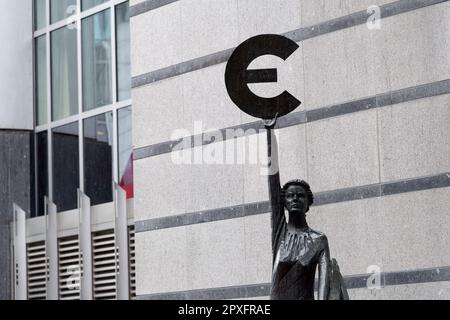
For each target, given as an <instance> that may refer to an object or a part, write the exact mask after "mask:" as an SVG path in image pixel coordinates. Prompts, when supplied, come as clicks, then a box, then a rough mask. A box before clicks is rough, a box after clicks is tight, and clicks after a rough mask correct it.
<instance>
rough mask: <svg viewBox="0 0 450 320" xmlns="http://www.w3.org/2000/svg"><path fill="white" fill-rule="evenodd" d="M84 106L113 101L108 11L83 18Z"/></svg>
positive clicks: (87, 107)
mask: <svg viewBox="0 0 450 320" xmlns="http://www.w3.org/2000/svg"><path fill="white" fill-rule="evenodd" d="M82 31H83V42H82V47H83V109H84V110H91V109H94V108H97V107H101V106H105V105H108V104H111V102H112V92H111V91H112V90H111V86H112V83H111V77H112V76H111V71H112V67H111V17H110V13H109V10H105V11H103V12H99V13H97V14H95V15H93V16H91V17H89V18H86V19H84V20H83V28H82Z"/></svg>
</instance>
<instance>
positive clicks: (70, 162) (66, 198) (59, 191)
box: [52, 122, 80, 212]
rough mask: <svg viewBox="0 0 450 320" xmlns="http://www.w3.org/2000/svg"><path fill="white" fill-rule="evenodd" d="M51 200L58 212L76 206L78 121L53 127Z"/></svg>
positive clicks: (78, 182) (78, 183) (77, 186)
mask: <svg viewBox="0 0 450 320" xmlns="http://www.w3.org/2000/svg"><path fill="white" fill-rule="evenodd" d="M52 132H53V134H52V136H53V140H52V143H53V157H52V160H53V201H54V202H55V204H56V206H57V208H58V212H60V211H67V210H73V209H76V208H77V206H78V192H77V190H78V188H79V185H80V174H79V149H78V123H77V122H74V123H71V124H68V125H65V126H62V127H59V128H56V129H53V131H52Z"/></svg>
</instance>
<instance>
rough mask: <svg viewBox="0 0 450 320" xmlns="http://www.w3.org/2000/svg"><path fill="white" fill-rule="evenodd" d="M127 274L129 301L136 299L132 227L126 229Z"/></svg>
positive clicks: (133, 234) (133, 233)
mask: <svg viewBox="0 0 450 320" xmlns="http://www.w3.org/2000/svg"><path fill="white" fill-rule="evenodd" d="M128 248H129V268H130V270H129V273H130V299H134V298H136V258H135V232H134V226H131V227H130V228H129V229H128Z"/></svg>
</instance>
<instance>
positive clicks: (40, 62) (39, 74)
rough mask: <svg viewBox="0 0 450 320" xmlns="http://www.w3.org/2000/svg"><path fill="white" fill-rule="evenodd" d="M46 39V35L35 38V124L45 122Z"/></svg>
mask: <svg viewBox="0 0 450 320" xmlns="http://www.w3.org/2000/svg"><path fill="white" fill-rule="evenodd" d="M46 46H47V41H46V36H41V37H39V38H37V39H36V46H35V60H36V68H35V77H36V81H35V88H36V95H35V96H36V97H35V99H36V124H37V125H43V124H46V123H47V47H46Z"/></svg>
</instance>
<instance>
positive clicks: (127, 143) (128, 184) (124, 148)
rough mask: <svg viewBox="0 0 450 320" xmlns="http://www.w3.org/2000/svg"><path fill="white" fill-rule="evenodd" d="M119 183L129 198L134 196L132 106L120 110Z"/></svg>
mask: <svg viewBox="0 0 450 320" xmlns="http://www.w3.org/2000/svg"><path fill="white" fill-rule="evenodd" d="M118 122H119V123H118V134H119V137H118V143H119V156H118V158H119V185H120V186H121V187H122V188H123V189H125V191H126V193H127V199H129V198H133V196H134V184H133V136H132V114H131V107H127V108H123V109H120V110H119V111H118Z"/></svg>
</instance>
